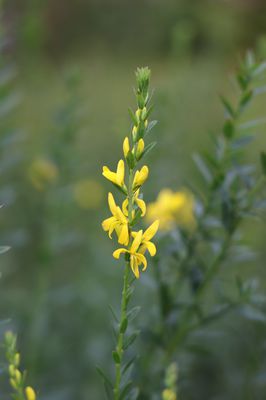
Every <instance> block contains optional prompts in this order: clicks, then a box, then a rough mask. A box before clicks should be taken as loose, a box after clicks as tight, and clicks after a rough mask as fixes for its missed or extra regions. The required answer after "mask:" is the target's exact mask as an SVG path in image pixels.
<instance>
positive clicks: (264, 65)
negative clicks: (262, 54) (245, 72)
mask: <svg viewBox="0 0 266 400" xmlns="http://www.w3.org/2000/svg"><path fill="white" fill-rule="evenodd" d="M264 71H266V62H263V63H261V64H259V65H258V66H256V67H255V69H254V70H253V73H252V75H253V76H258V75H260V74H261V73H263V72H264Z"/></svg>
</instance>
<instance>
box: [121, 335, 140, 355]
mask: <svg viewBox="0 0 266 400" xmlns="http://www.w3.org/2000/svg"><path fill="white" fill-rule="evenodd" d="M138 335H139V331H135V332H134V333H132V334H131V335H130V336H129V337H127V338H126V339H125V342H124V350H126V349H127V348H128V347H129V346H131V345H132V344H133V343H134V342H135V340H136V338H137V337H138Z"/></svg>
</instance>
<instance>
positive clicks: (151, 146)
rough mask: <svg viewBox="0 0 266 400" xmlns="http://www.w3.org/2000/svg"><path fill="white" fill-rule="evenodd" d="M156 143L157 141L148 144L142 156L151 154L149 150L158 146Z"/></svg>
mask: <svg viewBox="0 0 266 400" xmlns="http://www.w3.org/2000/svg"><path fill="white" fill-rule="evenodd" d="M156 144H157V143H156V142H152V143H150V144H148V146H146V147H145V150H144V151H143V154H142V157H141V158H143V157H146V155H147V154H149V152H150V151H151V150H152V149H153V148H154V147H155V146H156Z"/></svg>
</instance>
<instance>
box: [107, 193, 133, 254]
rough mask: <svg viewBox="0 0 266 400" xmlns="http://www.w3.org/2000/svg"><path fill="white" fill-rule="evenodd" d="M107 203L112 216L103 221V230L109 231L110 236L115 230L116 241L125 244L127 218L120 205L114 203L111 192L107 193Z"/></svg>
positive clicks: (126, 240) (126, 242)
mask: <svg viewBox="0 0 266 400" xmlns="http://www.w3.org/2000/svg"><path fill="white" fill-rule="evenodd" d="M108 204H109V208H110V211H111V213H112V214H113V216H112V217H110V218H107V219H105V220H104V221H103V223H102V227H103V230H104V231H106V232H108V233H109V237H110V238H112V233H113V231H114V230H115V231H116V234H117V237H118V243H120V244H123V245H125V246H127V245H128V242H129V232H128V220H127V218H126V217H125V215H124V214H123V213H122V211H121V209H120V207H118V206H117V205H116V203H115V200H114V197H113V195H112V193H108Z"/></svg>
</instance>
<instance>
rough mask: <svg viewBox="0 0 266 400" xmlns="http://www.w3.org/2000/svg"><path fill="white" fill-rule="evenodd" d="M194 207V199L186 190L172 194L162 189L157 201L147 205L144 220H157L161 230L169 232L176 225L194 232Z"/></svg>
mask: <svg viewBox="0 0 266 400" xmlns="http://www.w3.org/2000/svg"><path fill="white" fill-rule="evenodd" d="M194 207H195V200H194V197H193V195H192V194H191V193H190V192H188V191H187V190H183V191H179V192H173V191H172V190H170V189H163V190H162V191H161V192H160V193H159V195H158V198H157V200H156V201H155V202H154V203H151V204H149V205H148V207H147V215H146V219H147V221H148V222H151V221H154V220H155V219H157V218H159V220H160V229H161V230H171V229H173V228H174V227H175V226H176V225H180V226H182V227H183V228H185V229H188V230H194V229H195V227H196V218H195V214H194Z"/></svg>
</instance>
